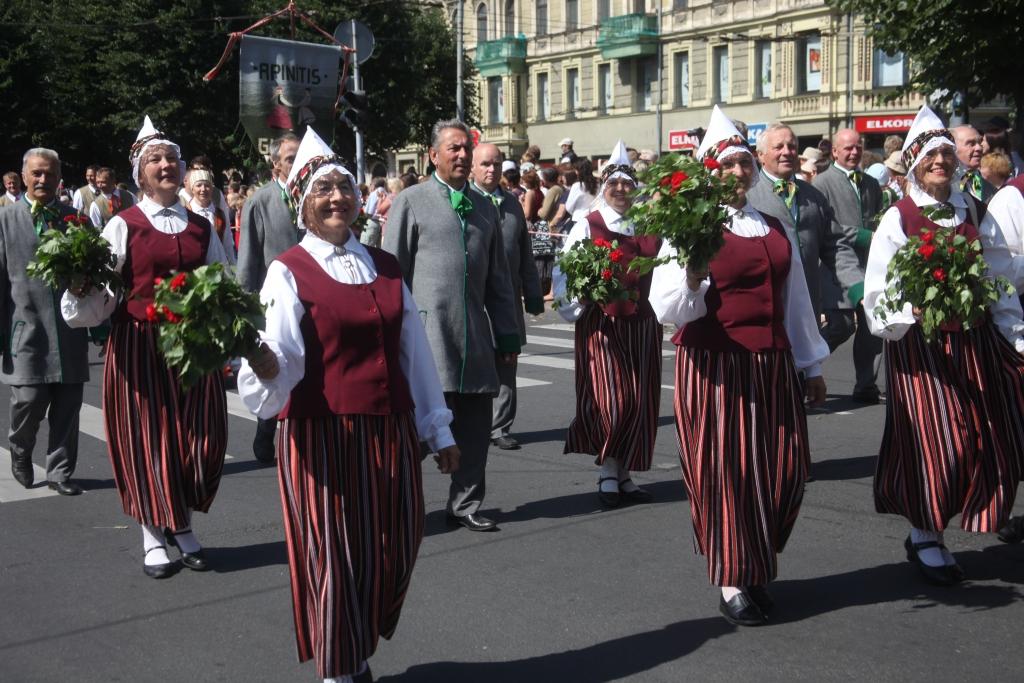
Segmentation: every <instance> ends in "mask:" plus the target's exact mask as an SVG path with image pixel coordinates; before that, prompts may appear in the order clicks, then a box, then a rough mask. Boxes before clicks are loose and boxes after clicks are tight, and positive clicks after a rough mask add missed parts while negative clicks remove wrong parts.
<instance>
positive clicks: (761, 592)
mask: <svg viewBox="0 0 1024 683" xmlns="http://www.w3.org/2000/svg"><path fill="white" fill-rule="evenodd" d="M743 592H745V593H746V594H747V595H748V596H749V597H750V599H751V600H753V601H754V604H755V605H757V607H758V609H760V610H761V612H762V613H763V614H768V613H769V612H771V611H772V608H773V607H775V601H774V600H772V596H771V595H769V593H768V587H767V586H747V587H746V588H744V589H743Z"/></svg>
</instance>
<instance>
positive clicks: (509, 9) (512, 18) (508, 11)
mask: <svg viewBox="0 0 1024 683" xmlns="http://www.w3.org/2000/svg"><path fill="white" fill-rule="evenodd" d="M515 34H516V0H505V35H506V36H514V35H515Z"/></svg>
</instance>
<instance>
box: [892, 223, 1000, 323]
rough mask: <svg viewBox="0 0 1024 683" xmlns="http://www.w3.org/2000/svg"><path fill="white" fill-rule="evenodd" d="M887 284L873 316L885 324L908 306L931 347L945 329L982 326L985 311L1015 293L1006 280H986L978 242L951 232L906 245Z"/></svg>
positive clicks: (926, 234) (942, 230)
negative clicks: (893, 315)
mask: <svg viewBox="0 0 1024 683" xmlns="http://www.w3.org/2000/svg"><path fill="white" fill-rule="evenodd" d="M940 211H941V209H940ZM933 213H935V212H933ZM887 279H888V282H889V283H890V284H889V285H888V286H887V287H886V289H885V299H884V300H883V302H882V303H880V304H879V305H878V306H876V307H875V315H877V316H878V317H879V319H881V320H882V321H883V322H884V321H886V320H887V317H888V314H890V313H898V312H900V311H902V310H903V308H904V306H906V304H910V305H911V306H912V307H913V308H914V312H915V315H916V316H918V319H919V322H920V325H921V331H922V332H923V333H924V337H925V339H926V340H927V341H934V340H935V338H936V333H937V332H938V331H939V330H940V329H942V328H943V327H944V326H949V325H955V324H961V325H963V327H964V329H970V328H971V327H974V326H977V325H979V324H981V322H982V321H983V320H984V319H985V313H986V311H987V310H988V308H989V306H991V305H992V304H994V303H995V302H996V301H998V300H999V298H1000V297H1001V296H1003V295H1004V294H1013V292H1014V289H1013V287H1012V285H1011V284H1010V281H1009V280H1007V279H1006V278H1005V277H1002V276H1000V277H996V278H993V277H991V276H989V275H988V265H987V264H986V263H985V259H984V258H983V257H982V255H981V243H980V241H978V240H977V239H974V240H969V239H967V238H966V237H964V236H963V235H958V234H956V232H955V231H954V230H952V229H950V228H938V229H936V230H926V231H923V232H921V234H920V236H918V237H911V238H910V239H908V240H907V243H906V244H904V245H903V246H902V247H900V248H899V250H898V251H897V252H896V255H895V256H894V257H893V259H892V261H890V262H889V269H888V272H887Z"/></svg>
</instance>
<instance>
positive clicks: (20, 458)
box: [9, 382, 82, 482]
mask: <svg viewBox="0 0 1024 683" xmlns="http://www.w3.org/2000/svg"><path fill="white" fill-rule="evenodd" d="M81 408H82V384H81V383H74V384H63V383H59V382H55V383H53V384H25V385H21V386H12V387H11V430H10V433H9V438H10V444H11V461H12V462H14V463H18V464H20V465H22V466H31V464H32V451H34V450H35V447H36V436H37V435H38V433H39V424H40V423H41V422H42V421H43V418H44V417H45V418H47V423H48V425H49V428H50V438H49V441H48V443H47V446H46V479H47V481H52V482H60V481H67V480H68V479H69V478H70V477H71V475H72V474H73V473H74V471H75V464H76V463H77V462H78V413H79V411H80V410H81Z"/></svg>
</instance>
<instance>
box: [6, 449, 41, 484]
mask: <svg viewBox="0 0 1024 683" xmlns="http://www.w3.org/2000/svg"><path fill="white" fill-rule="evenodd" d="M11 476H12V477H14V481H16V482H18V483H19V484H21V485H22V486H24V487H25V488H27V489H29V488H32V484H33V483H34V482H35V480H36V474H35V470H33V469H32V463H31V462H30V463H29V464H28V467H27V468H26V467H22V466H20V465H19V464H18V463H17V462H15V460H14V457H13V456H12V457H11Z"/></svg>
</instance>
